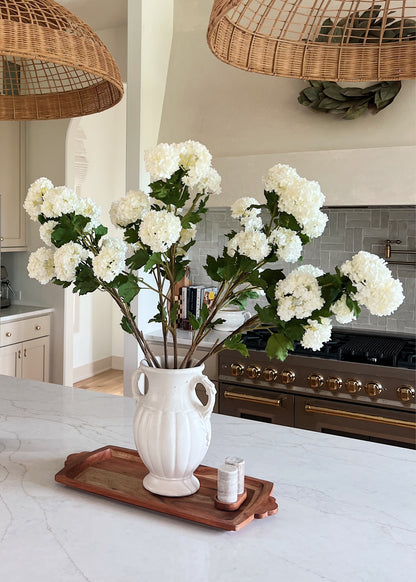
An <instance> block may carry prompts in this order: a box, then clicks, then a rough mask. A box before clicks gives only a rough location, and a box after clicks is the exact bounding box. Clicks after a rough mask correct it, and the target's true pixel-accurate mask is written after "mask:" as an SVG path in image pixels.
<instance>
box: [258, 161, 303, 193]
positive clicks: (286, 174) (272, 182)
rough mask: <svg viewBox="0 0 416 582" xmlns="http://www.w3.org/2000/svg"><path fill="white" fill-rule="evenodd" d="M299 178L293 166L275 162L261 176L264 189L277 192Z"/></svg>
mask: <svg viewBox="0 0 416 582" xmlns="http://www.w3.org/2000/svg"><path fill="white" fill-rule="evenodd" d="M298 178H299V175H298V173H297V172H296V170H295V169H294V168H291V167H290V166H288V165H287V164H276V165H275V166H273V167H272V168H270V170H268V172H267V174H266V175H265V176H264V178H263V184H264V189H265V190H266V191H267V192H273V191H274V192H279V191H280V190H281V189H283V188H287V187H288V186H290V185H291V184H292V183H293V182H294V181H296V180H297V179H298Z"/></svg>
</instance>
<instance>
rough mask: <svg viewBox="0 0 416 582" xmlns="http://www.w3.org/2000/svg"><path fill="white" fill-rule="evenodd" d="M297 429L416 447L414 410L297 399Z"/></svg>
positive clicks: (304, 397)
mask: <svg viewBox="0 0 416 582" xmlns="http://www.w3.org/2000/svg"><path fill="white" fill-rule="evenodd" d="M295 427H296V428H304V429H307V430H314V431H318V432H324V433H329V434H336V435H340V436H348V437H352V438H358V439H363V440H369V441H373V442H379V443H384V444H390V445H398V446H402V447H407V448H412V449H414V448H415V435H416V433H415V430H416V422H415V413H414V411H411V410H407V411H405V410H404V411H396V410H389V409H384V408H376V407H374V406H372V407H369V406H365V405H360V404H356V403H343V402H334V401H331V400H325V399H318V398H308V397H306V396H296V398H295Z"/></svg>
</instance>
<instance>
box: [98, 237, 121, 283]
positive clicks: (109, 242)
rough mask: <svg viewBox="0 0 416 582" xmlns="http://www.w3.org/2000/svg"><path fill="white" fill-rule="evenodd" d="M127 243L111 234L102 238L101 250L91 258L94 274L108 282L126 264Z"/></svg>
mask: <svg viewBox="0 0 416 582" xmlns="http://www.w3.org/2000/svg"><path fill="white" fill-rule="evenodd" d="M126 252H127V245H126V243H125V242H124V241H122V240H120V239H118V238H114V237H111V236H105V237H104V238H103V240H102V246H101V250H100V252H99V253H98V255H96V256H95V257H94V258H93V259H92V268H93V271H94V275H95V276H96V277H97V278H98V279H102V280H103V281H105V282H106V283H110V282H111V281H112V280H113V279H114V278H115V277H117V275H119V274H120V273H121V272H122V271H123V270H124V269H125V266H126Z"/></svg>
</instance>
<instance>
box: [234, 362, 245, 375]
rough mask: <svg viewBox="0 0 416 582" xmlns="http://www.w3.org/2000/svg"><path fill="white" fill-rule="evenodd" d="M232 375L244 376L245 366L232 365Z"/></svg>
mask: <svg viewBox="0 0 416 582" xmlns="http://www.w3.org/2000/svg"><path fill="white" fill-rule="evenodd" d="M231 374H232V375H233V376H242V375H243V374H244V366H243V365H242V364H231Z"/></svg>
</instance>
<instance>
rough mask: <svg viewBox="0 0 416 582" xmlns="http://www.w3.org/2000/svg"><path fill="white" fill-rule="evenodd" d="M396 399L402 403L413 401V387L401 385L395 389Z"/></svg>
mask: <svg viewBox="0 0 416 582" xmlns="http://www.w3.org/2000/svg"><path fill="white" fill-rule="evenodd" d="M397 398H398V399H399V400H401V401H402V402H410V400H414V398H415V389H414V388H413V386H408V385H407V384H403V385H402V386H399V387H398V388H397Z"/></svg>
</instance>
